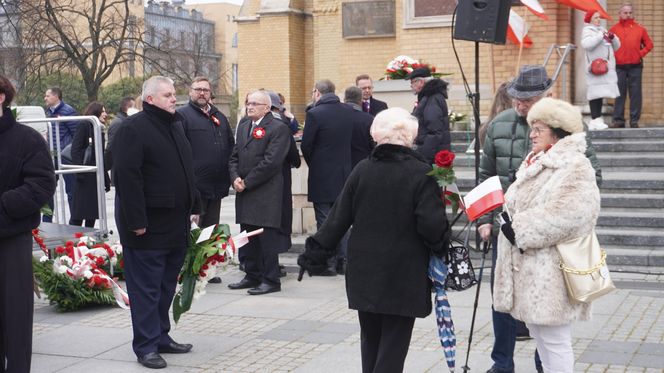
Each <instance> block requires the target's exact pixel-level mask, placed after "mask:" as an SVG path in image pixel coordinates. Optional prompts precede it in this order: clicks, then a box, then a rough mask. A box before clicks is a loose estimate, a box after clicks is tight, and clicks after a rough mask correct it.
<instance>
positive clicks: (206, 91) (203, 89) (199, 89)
mask: <svg viewBox="0 0 664 373" xmlns="http://www.w3.org/2000/svg"><path fill="white" fill-rule="evenodd" d="M191 90H192V91H194V92H196V93H210V92H211V91H210V90H209V89H207V88H192V89H191Z"/></svg>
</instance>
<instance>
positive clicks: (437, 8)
mask: <svg viewBox="0 0 664 373" xmlns="http://www.w3.org/2000/svg"><path fill="white" fill-rule="evenodd" d="M414 5H415V17H431V16H446V15H449V14H452V13H454V8H455V7H456V0H414Z"/></svg>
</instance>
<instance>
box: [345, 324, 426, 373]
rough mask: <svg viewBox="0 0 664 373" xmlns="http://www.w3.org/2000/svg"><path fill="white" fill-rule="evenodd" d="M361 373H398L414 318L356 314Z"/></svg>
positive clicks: (401, 370)
mask: <svg viewBox="0 0 664 373" xmlns="http://www.w3.org/2000/svg"><path fill="white" fill-rule="evenodd" d="M357 315H358V318H359V319H360V343H361V350H362V373H392V372H394V373H398V372H403V365H404V362H405V361H406V355H408V346H409V345H410V337H411V335H412V333H413V325H414V324H415V318H414V317H405V316H397V315H386V314H382V313H371V312H364V311H358V312H357Z"/></svg>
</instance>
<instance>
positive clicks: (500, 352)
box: [491, 237, 542, 372]
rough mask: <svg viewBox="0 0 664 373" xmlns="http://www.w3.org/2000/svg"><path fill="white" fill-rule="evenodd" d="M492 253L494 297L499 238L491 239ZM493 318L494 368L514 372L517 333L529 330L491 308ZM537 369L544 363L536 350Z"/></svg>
mask: <svg viewBox="0 0 664 373" xmlns="http://www.w3.org/2000/svg"><path fill="white" fill-rule="evenodd" d="M491 240H492V242H491V250H492V251H491V252H492V255H493V260H492V261H491V295H493V279H494V273H495V272H496V257H497V256H498V250H497V247H498V237H492V238H491ZM491 318H492V321H493V335H494V341H493V349H492V350H491V360H493V366H494V368H496V369H498V370H499V371H501V372H512V371H514V346H515V345H516V336H517V331H519V334H520V335H521V334H526V333H527V332H528V328H526V324H525V323H524V322H523V321H520V320H516V319H515V318H513V317H512V315H510V314H509V313H504V312H498V311H496V310H494V309H493V306H491ZM535 367H537V368H541V367H542V361H541V360H540V358H539V354H538V353H537V350H535Z"/></svg>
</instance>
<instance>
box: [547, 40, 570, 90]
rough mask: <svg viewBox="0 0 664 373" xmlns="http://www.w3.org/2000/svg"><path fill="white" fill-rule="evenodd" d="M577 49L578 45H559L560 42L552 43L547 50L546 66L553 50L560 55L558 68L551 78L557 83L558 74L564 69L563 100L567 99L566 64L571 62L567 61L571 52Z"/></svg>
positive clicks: (562, 82)
mask: <svg viewBox="0 0 664 373" xmlns="http://www.w3.org/2000/svg"><path fill="white" fill-rule="evenodd" d="M575 49H576V45H574V44H565V45H558V44H552V45H551V46H550V47H549V50H548V51H547V52H546V56H545V57H544V64H543V65H544V67H546V65H547V64H548V63H549V59H550V58H551V55H552V54H553V51H554V50H555V51H556V54H557V55H558V58H559V60H558V65H557V66H556V70H555V71H554V73H553V75H552V76H551V80H552V81H553V82H554V83H555V82H556V80H558V76H559V75H560V72H561V70H562V73H563V77H562V81H561V83H560V84H561V85H562V92H563V93H562V97H561V99H562V100H566V98H567V97H566V96H567V89H566V88H567V67H566V65H567V64H568V63H569V62H567V59H568V58H569V56H570V54H571V53H572V51H573V50H575Z"/></svg>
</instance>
